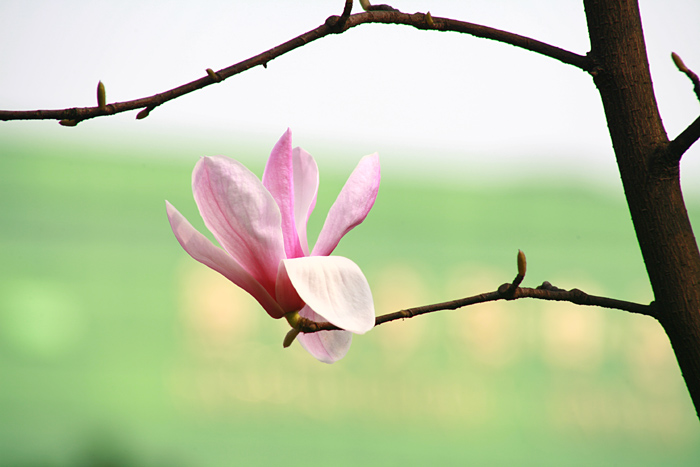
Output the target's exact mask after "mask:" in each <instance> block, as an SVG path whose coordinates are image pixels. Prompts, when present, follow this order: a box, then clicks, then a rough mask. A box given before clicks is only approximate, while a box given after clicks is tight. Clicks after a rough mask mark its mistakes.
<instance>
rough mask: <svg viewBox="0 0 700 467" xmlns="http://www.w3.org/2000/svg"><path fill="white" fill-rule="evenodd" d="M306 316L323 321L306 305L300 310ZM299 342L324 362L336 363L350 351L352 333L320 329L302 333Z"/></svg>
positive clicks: (300, 313) (298, 338) (298, 337)
mask: <svg viewBox="0 0 700 467" xmlns="http://www.w3.org/2000/svg"><path fill="white" fill-rule="evenodd" d="M299 315H301V316H302V317H304V318H308V319H310V320H313V321H323V318H321V317H320V316H319V315H318V314H316V313H314V311H313V310H312V309H311V308H310V307H309V306H305V307H304V308H303V309H302V310H301V311H300V312H299ZM297 340H298V341H299V344H301V346H302V347H304V349H305V350H306V351H307V352H309V353H310V354H311V355H313V356H314V357H315V358H316V359H317V360H320V361H322V362H323V363H334V362H337V361H338V360H340V359H341V358H343V357H344V356H345V354H346V353H348V350H349V349H350V344H351V343H352V333H350V332H348V331H319V332H313V333H310V334H304V333H301V334H299V335H298V336H297Z"/></svg>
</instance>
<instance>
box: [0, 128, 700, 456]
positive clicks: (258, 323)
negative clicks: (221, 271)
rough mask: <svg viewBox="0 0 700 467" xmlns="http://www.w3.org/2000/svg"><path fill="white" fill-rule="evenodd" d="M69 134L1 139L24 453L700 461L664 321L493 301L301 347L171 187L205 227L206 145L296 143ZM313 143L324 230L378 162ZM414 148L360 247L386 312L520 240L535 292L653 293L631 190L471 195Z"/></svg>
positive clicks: (1, 395) (0, 425) (568, 184)
mask: <svg viewBox="0 0 700 467" xmlns="http://www.w3.org/2000/svg"><path fill="white" fill-rule="evenodd" d="M47 125H48V124H47ZM52 125H55V123H54V124H52ZM5 128H7V127H5ZM61 131H66V130H64V129H61ZM61 131H47V130H46V129H42V130H41V132H37V133H32V132H31V131H28V130H27V131H13V132H10V131H4V132H3V133H2V138H1V146H0V153H1V154H0V206H1V209H0V215H1V222H0V252H1V258H0V261H1V262H0V265H1V266H0V464H1V465H8V466H15V465H28V466H29V465H31V466H47V467H49V466H51V467H53V466H73V465H85V466H91V465H113V466H166V465H167V466H219V465H222V466H223V465H290V466H292V465H328V464H329V463H330V464H332V465H341V466H342V465H348V466H351V465H382V466H385V465H426V464H438V465H465V464H466V465H538V466H540V465H552V466H555V465H556V466H558V465H581V466H584V465H585V466H588V465H616V466H620V465H630V466H632V465H634V466H652V465H662V464H663V465H678V466H681V465H688V466H690V465H698V462H699V461H700V442H699V440H700V427H699V426H698V421H697V418H696V416H695V413H694V409H693V406H692V404H691V402H690V399H689V397H688V395H687V392H686V390H685V387H684V385H683V381H682V379H681V376H680V374H679V371H678V368H677V365H676V363H675V360H674V357H673V354H672V352H671V350H670V348H669V345H668V341H667V339H666V338H665V336H664V334H663V333H662V331H661V330H660V328H659V326H658V325H657V324H656V323H655V322H654V321H652V320H651V319H649V318H646V317H641V316H632V315H629V314H627V313H625V312H621V311H612V310H599V309H595V308H582V307H575V306H572V305H571V306H570V305H567V304H557V303H548V302H539V301H527V300H522V301H517V302H511V303H500V302H499V303H489V304H483V305H478V306H474V307H470V308H466V309H463V310H459V311H445V312H440V313H435V314H432V315H428V316H422V317H417V318H414V319H411V320H407V321H404V322H395V323H390V324H386V325H382V326H381V327H378V328H376V329H374V330H372V331H371V332H370V333H368V334H367V335H364V336H356V337H355V339H354V342H353V345H352V348H351V350H350V352H349V354H348V356H347V357H346V358H345V359H343V360H341V361H340V362H338V363H336V364H334V365H325V364H322V363H319V362H317V361H316V360H314V359H313V358H312V357H310V356H309V355H308V354H306V352H304V350H303V349H301V348H300V347H299V346H298V344H294V345H293V346H292V347H291V348H289V349H283V348H282V345H281V343H282V338H283V336H284V334H285V333H286V330H287V325H286V323H284V322H281V321H274V320H272V319H270V318H269V317H268V316H267V315H266V314H265V313H264V311H263V310H262V309H260V308H259V306H257V303H255V302H254V301H253V300H252V299H251V298H250V297H248V296H246V295H245V294H244V293H242V292H240V291H239V290H238V289H236V287H235V286H233V285H232V284H230V283H228V282H227V281H226V280H224V279H222V278H221V277H219V276H218V275H217V274H216V273H213V272H211V271H210V270H208V269H207V268H206V267H204V266H202V265H200V264H199V263H196V262H195V261H194V260H192V259H191V258H190V257H189V256H188V255H187V254H186V253H185V252H184V251H183V250H182V249H181V248H180V246H179V245H178V243H177V241H176V240H175V238H174V236H173V235H172V232H171V231H170V228H169V225H168V222H167V219H166V215H165V205H164V200H165V199H168V200H169V201H171V202H172V203H173V204H174V205H175V206H176V207H178V209H180V210H181V212H182V213H183V214H184V215H186V216H187V217H188V218H189V219H190V220H191V221H192V222H193V224H194V225H195V226H196V227H198V228H200V229H201V230H202V231H203V232H204V231H206V229H204V227H203V225H202V222H201V219H200V217H199V215H198V213H197V211H196V207H195V205H194V202H193V200H192V194H191V188H190V175H191V170H192V168H193V166H194V163H195V162H196V160H197V158H198V157H199V156H200V155H205V154H209V155H211V154H226V155H229V156H234V157H236V158H238V159H239V160H242V161H243V162H245V163H246V164H247V165H248V166H249V167H250V168H251V169H252V170H253V171H255V172H256V173H258V174H261V173H262V168H263V167H264V163H265V160H266V158H267V155H268V151H269V147H271V146H272V145H273V144H274V140H270V141H257V140H255V141H251V142H250V144H249V145H248V146H245V145H243V146H241V145H240V143H238V145H237V143H236V142H234V141H229V142H224V143H221V142H217V141H209V142H208V143H206V144H199V143H198V142H196V141H195V142H193V143H192V146H193V147H201V150H199V151H196V150H194V149H193V148H192V147H189V146H188V145H178V144H176V143H173V142H172V141H161V142H156V143H154V142H151V143H145V142H143V141H139V140H137V139H132V138H129V137H125V135H123V134H122V135H120V134H118V132H114V133H113V134H112V136H111V137H103V138H102V139H101V140H100V141H96V140H93V139H87V140H86V139H85V138H82V137H74V136H72V134H71V133H65V132H61ZM67 131H68V132H70V131H72V130H71V129H68V130H67ZM299 138H301V136H299V137H298V138H297V139H299ZM266 146H267V147H268V148H267V149H265V147H266ZM313 154H314V156H315V157H316V159H317V161H318V165H319V168H320V174H321V187H320V193H319V200H318V205H317V208H316V212H315V213H314V215H313V217H312V221H311V225H310V228H309V232H310V238H312V239H313V238H315V236H316V235H317V233H318V231H319V229H320V225H321V223H322V222H323V219H324V218H325V213H326V212H327V209H328V207H329V206H330V204H331V203H332V202H333V200H334V199H335V196H336V195H337V193H338V191H339V190H340V188H341V187H342V184H343V183H344V180H345V178H346V177H347V175H348V174H349V173H350V171H351V170H352V168H353V166H354V164H355V163H356V161H357V160H359V157H360V156H361V154H357V157H356V158H355V159H354V160H353V158H351V157H349V158H347V159H340V160H338V159H337V158H335V156H334V150H333V149H332V148H325V149H324V148H320V149H319V148H316V149H315V150H314V151H313ZM398 166H399V165H398V164H395V163H392V162H391V161H389V162H388V163H386V164H384V165H383V180H382V185H381V188H380V193H379V197H378V199H377V203H376V205H375V208H374V209H373V211H372V212H371V213H370V215H369V217H368V218H367V220H366V221H365V223H364V224H363V225H361V226H360V227H358V228H357V229H356V230H354V231H353V232H351V233H350V234H349V235H348V236H347V237H346V238H344V239H343V241H342V242H341V244H340V246H339V248H338V250H337V253H338V254H341V255H345V256H348V257H350V258H352V259H353V260H354V261H356V262H357V263H358V264H359V265H360V266H361V267H362V268H363V270H364V271H365V273H366V275H367V277H368V280H369V282H370V285H371V286H372V289H373V293H374V296H375V302H376V307H377V312H378V313H386V312H391V311H396V310H397V309H400V308H402V307H407V306H415V305H421V304H427V303H432V302H436V301H443V300H448V299H453V298H458V297H462V296H467V295H473V294H477V293H481V292H486V291H490V290H494V289H495V288H496V287H498V285H500V284H501V283H503V282H506V281H510V280H511V279H512V278H513V276H514V275H515V272H516V267H515V257H516V252H517V250H518V249H519V248H520V249H523V250H524V251H525V252H526V254H527V256H528V260H529V269H528V274H527V277H526V279H525V285H526V286H536V285H538V284H540V283H541V282H542V281H543V280H549V281H551V282H552V283H554V284H555V285H557V286H559V287H563V288H572V287H578V288H581V289H583V290H585V291H587V292H589V293H593V294H599V295H611V296H614V297H616V298H621V299H628V300H633V301H639V302H646V301H649V300H650V299H651V295H650V290H649V286H648V282H647V280H646V278H645V274H644V268H643V264H642V262H641V259H640V255H639V251H638V247H637V245H636V242H635V238H634V233H633V230H632V226H631V223H630V220H629V215H628V212H627V209H626V207H625V204H624V200H623V197H622V194H621V192H620V189H619V188H618V189H602V188H600V187H598V188H595V187H593V186H592V185H587V184H586V183H584V182H582V181H577V180H575V179H564V180H563V179H561V178H560V179H557V178H546V177H544V178H541V179H533V178H532V177H529V178H527V179H522V180H519V181H518V180H515V181H509V182H508V183H503V184H499V183H498V182H496V181H494V182H493V183H491V184H487V183H486V184H483V185H481V186H480V187H478V188H472V189H470V188H469V186H466V187H460V186H458V185H457V184H453V183H441V182H439V181H437V180H436V179H425V180H423V179H421V177H419V176H416V175H414V176H410V175H409V174H406V173H402V172H400V171H399V170H398ZM688 205H689V209H690V212H691V216H692V220H693V221H694V223H695V225H698V224H699V223H700V200H699V199H698V197H697V196H694V197H690V199H688Z"/></svg>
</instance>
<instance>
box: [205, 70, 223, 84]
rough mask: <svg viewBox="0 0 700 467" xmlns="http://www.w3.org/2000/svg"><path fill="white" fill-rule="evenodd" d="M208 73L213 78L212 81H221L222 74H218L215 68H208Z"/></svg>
mask: <svg viewBox="0 0 700 467" xmlns="http://www.w3.org/2000/svg"><path fill="white" fill-rule="evenodd" d="M207 74H208V75H209V77H210V78H211V79H212V81H214V82H215V83H219V82H220V81H221V76H219V75H218V74H216V72H215V71H214V70H212V69H211V68H207Z"/></svg>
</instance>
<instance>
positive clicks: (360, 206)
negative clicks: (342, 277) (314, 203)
mask: <svg viewBox="0 0 700 467" xmlns="http://www.w3.org/2000/svg"><path fill="white" fill-rule="evenodd" d="M379 180H380V169H379V156H378V155H377V154H376V153H375V154H372V155H369V156H365V157H363V158H362V160H360V163H359V164H357V167H356V168H355V170H354V171H353V172H352V174H351V175H350V178H348V181H347V182H346V183H345V186H344V187H343V189H342V190H341V191H340V194H339V195H338V198H337V199H336V200H335V203H333V206H331V209H330V211H329V212H328V217H326V222H325V223H324V224H323V228H322V229H321V233H320V234H319V236H318V240H317V241H316V245H315V246H314V249H313V251H312V253H311V254H312V255H314V256H327V255H330V254H331V253H332V252H333V250H334V249H335V247H336V246H337V245H338V242H339V241H340V239H341V238H343V236H344V235H345V234H346V233H348V232H349V231H350V230H352V229H353V228H354V227H355V226H356V225H358V224H360V223H361V222H362V221H363V220H365V217H367V214H368V213H369V210H370V209H372V206H373V205H374V200H375V199H376V198H377V192H378V191H379Z"/></svg>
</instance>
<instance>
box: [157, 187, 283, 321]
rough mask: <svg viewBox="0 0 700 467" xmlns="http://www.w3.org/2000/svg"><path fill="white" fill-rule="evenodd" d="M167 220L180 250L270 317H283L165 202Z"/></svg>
mask: <svg viewBox="0 0 700 467" xmlns="http://www.w3.org/2000/svg"><path fill="white" fill-rule="evenodd" d="M165 207H166V210H167V212H168V220H169V221H170V227H172V229H173V233H174V234H175V237H176V238H177V241H178V242H180V245H182V248H184V249H185V251H186V252H187V253H189V255H190V256H191V257H192V258H194V259H196V260H197V261H199V262H200V263H202V264H204V265H206V266H209V267H210V268H212V269H213V270H214V271H216V272H218V273H220V274H221V275H223V276H224V277H226V278H227V279H228V280H230V281H231V282H233V283H234V284H236V285H237V286H238V287H240V288H242V289H243V290H245V291H246V292H248V293H249V294H251V295H252V296H253V298H255V299H256V300H257V301H258V302H259V303H260V305H262V307H263V308H264V309H265V311H267V313H268V314H269V315H270V316H272V317H273V318H281V317H282V316H283V315H284V312H283V311H282V308H281V307H280V306H279V305H278V304H277V302H276V301H275V300H274V299H273V298H272V296H271V295H270V294H269V293H268V292H267V290H265V288H264V287H263V286H262V285H261V284H260V283H259V282H258V281H256V280H255V279H254V278H253V276H251V275H250V274H249V273H248V272H247V271H246V270H245V269H243V268H242V267H241V266H240V265H239V264H238V263H237V262H236V261H235V260H234V259H233V258H231V256H229V255H228V253H226V252H225V251H224V250H222V249H221V248H218V247H216V246H214V244H213V243H211V242H210V241H209V239H208V238H207V237H205V236H204V235H202V234H201V233H199V232H198V231H197V229H195V228H194V227H192V224H190V223H189V222H188V221H187V219H185V217H184V216H183V215H182V214H180V213H179V212H178V210H177V209H175V207H174V206H173V205H172V204H170V203H169V202H167V201H166V202H165Z"/></svg>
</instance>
